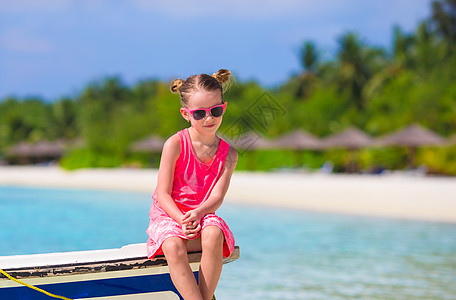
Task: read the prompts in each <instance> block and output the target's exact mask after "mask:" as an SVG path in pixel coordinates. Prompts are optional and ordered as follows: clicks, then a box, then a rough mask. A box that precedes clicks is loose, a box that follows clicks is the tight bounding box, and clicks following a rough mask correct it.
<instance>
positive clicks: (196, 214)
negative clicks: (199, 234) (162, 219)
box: [182, 209, 203, 224]
mask: <svg viewBox="0 0 456 300" xmlns="http://www.w3.org/2000/svg"><path fill="white" fill-rule="evenodd" d="M202 217H203V216H202V215H201V212H200V211H199V210H198V209H194V210H189V211H188V212H187V213H186V214H185V215H184V217H183V218H182V224H187V223H194V224H199V223H200V221H201V218H202Z"/></svg>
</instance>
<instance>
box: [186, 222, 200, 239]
mask: <svg viewBox="0 0 456 300" xmlns="http://www.w3.org/2000/svg"><path fill="white" fill-rule="evenodd" d="M200 230H201V224H200V223H184V224H182V232H183V233H184V235H185V236H186V237H187V238H189V239H194V238H195V237H197V236H198V234H199V232H200Z"/></svg>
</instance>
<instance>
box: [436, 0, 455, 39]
mask: <svg viewBox="0 0 456 300" xmlns="http://www.w3.org/2000/svg"><path fill="white" fill-rule="evenodd" d="M432 21H433V23H434V24H435V27H436V31H437V33H439V34H440V35H441V36H442V37H443V38H444V39H445V40H447V41H448V42H450V44H452V45H455V44H456V0H443V1H433V2H432Z"/></svg>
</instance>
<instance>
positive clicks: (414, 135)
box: [375, 124, 445, 147]
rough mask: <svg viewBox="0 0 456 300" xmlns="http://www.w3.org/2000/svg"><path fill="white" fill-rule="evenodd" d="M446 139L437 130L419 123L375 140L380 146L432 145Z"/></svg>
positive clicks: (439, 143)
mask: <svg viewBox="0 0 456 300" xmlns="http://www.w3.org/2000/svg"><path fill="white" fill-rule="evenodd" d="M444 142H445V141H444V139H443V138H442V137H441V136H439V135H438V134H436V133H435V132H433V131H431V130H429V129H427V128H424V127H421V126H419V125H417V124H413V125H410V126H408V127H406V128H404V129H401V130H399V131H396V132H394V133H391V134H388V135H386V136H383V137H380V138H378V139H377V140H376V141H375V145H378V146H406V147H419V146H432V145H442V144H444Z"/></svg>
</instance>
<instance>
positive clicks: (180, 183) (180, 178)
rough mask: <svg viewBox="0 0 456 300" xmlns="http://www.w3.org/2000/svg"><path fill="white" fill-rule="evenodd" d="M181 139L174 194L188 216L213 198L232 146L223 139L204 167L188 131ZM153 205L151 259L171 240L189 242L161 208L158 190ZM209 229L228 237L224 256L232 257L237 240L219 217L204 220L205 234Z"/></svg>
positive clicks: (179, 227)
mask: <svg viewBox="0 0 456 300" xmlns="http://www.w3.org/2000/svg"><path fill="white" fill-rule="evenodd" d="M178 134H179V138H180V147H181V153H180V156H179V158H178V159H177V161H176V167H175V169H174V179H173V190H172V192H171V197H172V198H173V199H174V201H175V203H176V205H177V207H178V208H179V209H180V210H181V211H182V213H186V212H187V211H189V210H192V209H195V208H196V207H198V206H200V205H201V204H202V203H203V202H204V201H206V199H207V198H208V197H209V195H210V194H211V191H212V189H213V188H214V186H215V184H216V183H217V181H218V179H219V178H220V174H221V172H222V169H223V166H224V164H225V160H226V156H227V154H228V151H229V148H230V145H229V144H228V143H227V142H225V141H224V140H223V139H220V144H219V147H218V149H217V153H216V154H215V156H214V158H213V159H212V161H211V162H210V163H207V164H205V163H203V162H202V161H201V160H199V158H198V157H197V156H196V154H195V152H194V150H193V146H192V141H191V139H190V134H189V132H188V128H186V129H183V130H181V131H179V132H178ZM152 198H153V202H152V205H151V208H150V212H149V217H150V223H149V226H148V227H147V234H148V235H149V239H148V240H147V256H148V257H149V258H153V257H154V256H155V255H159V254H163V252H162V250H161V245H162V243H163V242H164V241H165V240H166V239H167V238H169V237H174V236H176V237H180V238H182V239H188V238H187V237H186V236H185V235H184V234H183V232H182V227H181V226H180V225H179V223H177V222H176V221H175V220H174V219H172V218H171V217H170V216H168V214H167V213H166V212H165V211H164V210H163V209H162V208H161V207H160V204H159V203H158V201H157V189H155V192H154V194H153V196H152ZM207 226H217V227H219V228H220V229H221V230H222V232H223V234H224V236H225V241H224V243H223V256H224V257H228V256H230V255H231V253H232V252H233V249H234V237H233V233H232V232H231V230H230V229H229V228H228V226H227V225H226V223H225V221H223V220H222V218H220V217H219V216H217V215H215V214H208V215H206V216H204V217H203V218H202V219H201V230H204V228H206V227H207Z"/></svg>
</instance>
